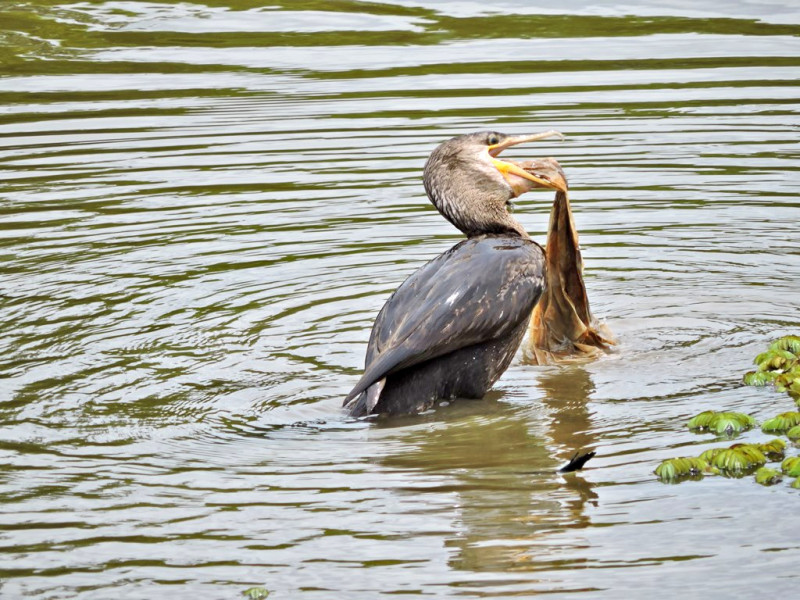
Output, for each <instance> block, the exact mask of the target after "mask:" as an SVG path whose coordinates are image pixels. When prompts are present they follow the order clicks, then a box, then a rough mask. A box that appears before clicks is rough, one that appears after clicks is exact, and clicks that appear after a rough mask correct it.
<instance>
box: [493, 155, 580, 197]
mask: <svg viewBox="0 0 800 600" xmlns="http://www.w3.org/2000/svg"><path fill="white" fill-rule="evenodd" d="M498 162H500V161H498ZM503 165H508V166H509V168H506V169H505V171H504V170H501V169H500V167H497V169H498V170H499V171H500V172H501V173H502V174H503V177H505V179H506V181H507V182H508V183H509V184H511V189H513V190H514V196H515V197H516V196H520V195H521V194H524V193H525V192H529V191H530V190H532V189H535V188H550V189H553V190H556V191H558V192H566V191H567V178H566V177H565V176H564V171H563V170H562V169H561V165H560V164H558V161H557V160H556V159H555V158H537V159H534V160H526V161H523V162H515V161H511V160H509V161H504V162H503ZM495 166H496V165H495Z"/></svg>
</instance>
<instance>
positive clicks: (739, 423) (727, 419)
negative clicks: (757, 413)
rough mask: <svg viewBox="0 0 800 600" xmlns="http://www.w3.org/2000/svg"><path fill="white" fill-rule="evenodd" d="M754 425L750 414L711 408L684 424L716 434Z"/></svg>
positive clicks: (744, 428)
mask: <svg viewBox="0 0 800 600" xmlns="http://www.w3.org/2000/svg"><path fill="white" fill-rule="evenodd" d="M755 425H756V420H755V419H754V418H753V417H751V416H750V415H746V414H744V413H739V412H714V411H713V410H706V411H703V412H701V413H700V414H699V415H695V416H694V417H692V418H691V419H689V422H688V423H687V424H686V426H687V427H688V428H689V429H690V430H691V431H697V432H702V431H710V432H711V433H716V434H717V435H727V436H732V435H735V434H738V433H741V432H742V431H747V430H748V429H752V428H753V427H755Z"/></svg>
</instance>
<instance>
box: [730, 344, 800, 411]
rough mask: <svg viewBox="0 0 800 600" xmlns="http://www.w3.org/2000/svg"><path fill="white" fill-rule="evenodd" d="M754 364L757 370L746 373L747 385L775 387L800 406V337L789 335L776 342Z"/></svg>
mask: <svg viewBox="0 0 800 600" xmlns="http://www.w3.org/2000/svg"><path fill="white" fill-rule="evenodd" d="M753 362H754V363H755V365H756V370H755V371H750V372H748V373H745V375H744V378H743V381H744V383H745V385H755V386H764V385H770V384H771V385H774V386H775V389H776V390H777V391H779V392H786V393H788V394H789V395H790V396H791V397H792V398H793V399H794V400H795V402H796V403H797V404H798V406H800V336H797V335H787V336H784V337H782V338H780V339H778V340H775V341H774V342H772V343H771V344H770V345H769V348H767V351H766V352H762V353H761V354H759V355H758V356H756V358H755V360H754V361H753Z"/></svg>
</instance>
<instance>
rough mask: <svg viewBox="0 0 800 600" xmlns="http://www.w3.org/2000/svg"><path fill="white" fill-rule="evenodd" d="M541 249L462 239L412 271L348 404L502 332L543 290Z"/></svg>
mask: <svg viewBox="0 0 800 600" xmlns="http://www.w3.org/2000/svg"><path fill="white" fill-rule="evenodd" d="M543 277H544V253H543V251H542V249H541V248H540V247H539V246H538V245H537V244H535V243H534V242H532V241H530V240H523V239H521V238H517V237H511V236H481V237H478V238H471V239H468V240H465V241H463V242H461V243H459V244H457V245H456V246H454V247H453V248H451V249H450V250H448V251H447V252H445V253H444V254H442V255H440V256H438V257H437V258H435V259H433V260H432V261H431V262H429V263H428V264H426V265H425V266H423V267H422V268H420V269H419V270H418V271H417V272H416V273H414V274H413V275H411V277H409V278H408V279H407V280H406V281H405V282H404V283H403V284H402V285H401V286H400V287H399V288H398V289H397V290H396V291H395V292H394V294H392V296H391V297H390V298H389V300H388V301H387V302H386V304H385V305H384V306H383V308H382V309H381V311H380V313H379V314H378V317H377V318H376V319H375V324H374V326H373V329H372V336H371V337H370V341H369V347H368V348H367V360H366V368H365V369H364V375H363V376H362V377H361V380H360V381H359V382H358V384H357V385H356V386H355V387H354V388H353V390H352V391H351V392H350V394H349V395H348V396H347V398H345V402H344V403H345V405H346V404H348V403H349V402H350V401H351V400H352V399H353V398H355V397H356V396H358V395H359V394H360V393H361V392H363V391H364V390H366V389H367V388H368V387H369V386H370V385H372V384H373V383H375V382H376V381H379V380H380V379H382V378H384V377H386V376H387V375H389V374H391V373H394V372H397V371H399V370H401V369H405V368H407V367H410V366H413V365H416V364H419V363H422V362H424V361H427V360H430V359H432V358H436V357H438V356H443V355H445V354H449V353H450V352H453V351H455V350H458V349H460V348H465V347H467V346H472V345H474V344H478V343H481V342H486V341H489V340H492V339H496V338H499V337H502V336H503V335H506V334H508V333H510V332H511V331H512V330H513V329H514V328H515V327H517V326H518V325H519V324H520V323H521V322H523V321H524V320H526V319H528V318H529V317H530V314H531V310H532V309H533V306H534V305H535V304H536V301H537V300H538V299H539V296H540V295H541V293H542V290H543V289H544V278H543Z"/></svg>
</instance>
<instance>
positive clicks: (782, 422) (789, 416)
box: [761, 411, 800, 433]
mask: <svg viewBox="0 0 800 600" xmlns="http://www.w3.org/2000/svg"><path fill="white" fill-rule="evenodd" d="M797 425H800V412H796V411H794V412H785V413H781V414H779V415H778V416H777V417H773V418H771V419H767V420H766V421H764V422H763V423H762V424H761V431H763V432H764V433H783V432H784V431H789V430H790V429H793V428H794V427H795V426H797Z"/></svg>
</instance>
